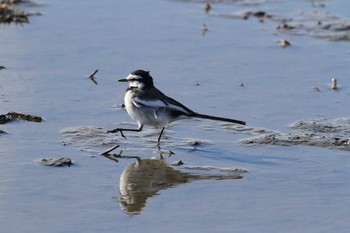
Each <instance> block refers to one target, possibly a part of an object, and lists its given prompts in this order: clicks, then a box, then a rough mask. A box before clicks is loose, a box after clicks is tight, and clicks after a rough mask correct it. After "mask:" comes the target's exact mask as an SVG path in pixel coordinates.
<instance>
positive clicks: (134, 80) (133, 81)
mask: <svg viewBox="0 0 350 233" xmlns="http://www.w3.org/2000/svg"><path fill="white" fill-rule="evenodd" d="M126 79H127V80H128V81H129V87H137V88H140V89H141V88H143V87H144V84H143V83H142V82H140V80H142V77H141V76H139V75H134V74H129V75H128V77H126Z"/></svg>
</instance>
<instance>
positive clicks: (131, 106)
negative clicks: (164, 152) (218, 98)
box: [107, 70, 245, 143]
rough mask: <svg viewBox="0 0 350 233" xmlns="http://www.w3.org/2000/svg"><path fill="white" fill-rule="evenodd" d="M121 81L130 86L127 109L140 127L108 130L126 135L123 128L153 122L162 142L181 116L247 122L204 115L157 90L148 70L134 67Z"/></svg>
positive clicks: (126, 94) (138, 129) (136, 130)
mask: <svg viewBox="0 0 350 233" xmlns="http://www.w3.org/2000/svg"><path fill="white" fill-rule="evenodd" d="M119 82H129V87H128V88H127V89H126V93H125V96H124V103H125V108H126V111H127V112H128V114H129V116H130V117H131V118H132V119H133V120H134V121H136V122H137V124H138V126H139V127H138V128H137V129H123V128H116V129H114V130H110V131H108V132H107V133H117V132H120V133H121V135H122V136H123V137H124V138H126V137H125V136H124V134H123V131H135V132H140V131H141V130H142V129H143V126H144V125H150V126H153V127H156V128H161V129H162V130H161V132H160V135H159V137H158V143H159V142H160V138H161V137H162V134H163V131H164V129H165V127H166V126H167V125H169V124H170V123H171V122H173V121H176V120H180V119H186V118H191V117H194V118H204V119H210V120H216V121H226V122H231V123H236V124H241V125H245V122H244V121H240V120H235V119H229V118H224V117H216V116H210V115H204V114H200V113H196V112H194V111H192V110H191V109H189V108H187V107H186V106H184V105H183V104H181V103H179V102H178V101H176V100H174V99H172V98H170V97H168V96H166V95H165V94H163V92H161V91H160V90H158V89H157V88H156V87H155V86H154V85H153V78H152V77H151V75H150V74H149V71H144V70H135V71H134V72H132V73H131V74H129V75H128V76H127V77H126V78H124V79H120V80H119Z"/></svg>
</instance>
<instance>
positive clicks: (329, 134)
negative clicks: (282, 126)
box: [240, 118, 350, 150]
mask: <svg viewBox="0 0 350 233" xmlns="http://www.w3.org/2000/svg"><path fill="white" fill-rule="evenodd" d="M289 127H290V128H291V129H293V132H290V133H284V132H277V131H273V130H262V131H261V132H257V131H256V130H253V129H252V130H251V132H252V134H254V135H255V136H253V137H251V138H246V139H242V140H240V143H241V144H245V145H278V146H291V145H305V146H317V147H326V148H331V149H340V150H350V136H349V133H350V118H339V119H334V120H327V119H308V120H299V121H297V122H294V123H292V124H291V125H289Z"/></svg>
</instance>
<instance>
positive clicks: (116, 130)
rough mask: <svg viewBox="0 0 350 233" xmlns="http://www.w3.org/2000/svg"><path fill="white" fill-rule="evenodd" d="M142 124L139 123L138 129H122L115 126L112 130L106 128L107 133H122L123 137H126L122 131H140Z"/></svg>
mask: <svg viewBox="0 0 350 233" xmlns="http://www.w3.org/2000/svg"><path fill="white" fill-rule="evenodd" d="M142 128H143V125H140V126H139V128H138V129H123V128H116V129H113V130H108V131H107V133H118V132H120V134H121V135H122V137H123V138H125V139H126V137H125V135H124V134H123V131H132V132H140V131H142Z"/></svg>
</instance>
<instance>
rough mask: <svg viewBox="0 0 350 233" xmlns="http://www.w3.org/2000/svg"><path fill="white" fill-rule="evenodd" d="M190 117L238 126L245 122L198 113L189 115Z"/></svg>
mask: <svg viewBox="0 0 350 233" xmlns="http://www.w3.org/2000/svg"><path fill="white" fill-rule="evenodd" d="M191 117H197V118H203V119H209V120H214V121H226V122H231V123H236V124H240V125H245V121H240V120H235V119H230V118H225V117H217V116H210V115H205V114H200V113H194V114H193V115H191Z"/></svg>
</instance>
